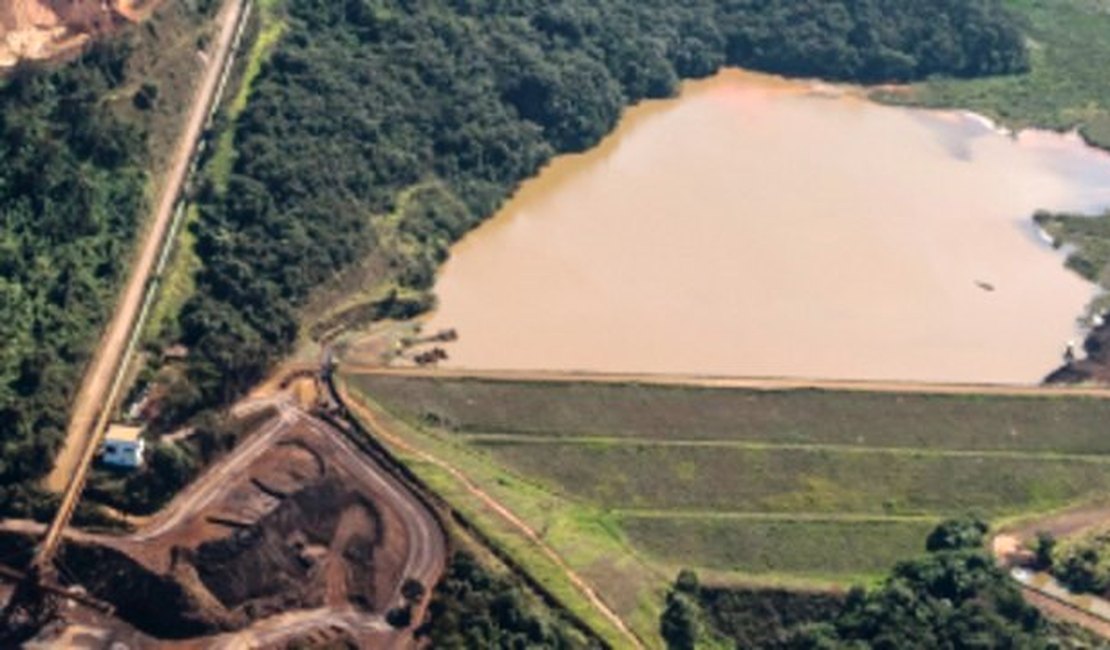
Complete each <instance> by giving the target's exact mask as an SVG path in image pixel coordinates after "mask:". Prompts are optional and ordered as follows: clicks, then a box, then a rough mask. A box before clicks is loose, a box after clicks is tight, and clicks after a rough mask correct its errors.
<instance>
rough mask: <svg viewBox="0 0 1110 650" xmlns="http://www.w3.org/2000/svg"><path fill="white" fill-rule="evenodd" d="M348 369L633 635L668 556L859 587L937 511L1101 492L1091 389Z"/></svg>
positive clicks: (1039, 502)
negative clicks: (858, 386) (575, 574)
mask: <svg viewBox="0 0 1110 650" xmlns="http://www.w3.org/2000/svg"><path fill="white" fill-rule="evenodd" d="M346 381H347V383H348V385H349V386H351V387H352V388H354V389H356V390H358V391H359V393H360V394H362V395H364V396H368V401H369V400H372V403H373V404H376V405H378V407H377V408H378V409H379V410H384V411H387V412H388V413H389V414H390V415H389V417H390V420H389V421H390V422H391V423H392V424H391V425H390V430H391V431H394V432H395V433H398V434H402V435H403V436H404V440H405V441H406V443H409V444H412V445H414V446H416V447H418V448H420V449H422V450H423V451H425V452H426V453H429V454H431V455H432V456H434V457H436V458H441V459H444V460H445V461H446V462H448V463H449V464H450V465H451V466H452V467H455V468H457V469H459V471H460V472H462V473H463V474H464V475H465V476H467V477H468V478H469V479H470V480H471V481H472V482H473V483H474V484H475V485H477V486H478V487H480V488H481V489H482V490H485V491H486V492H487V493H488V494H490V495H491V496H492V497H493V498H495V499H496V500H497V501H498V502H499V503H502V504H503V505H505V506H506V507H507V508H509V509H510V510H511V511H512V512H513V513H515V514H516V515H517V516H519V517H520V518H522V519H523V520H524V521H526V522H528V523H529V524H530V525H531V526H533V528H534V529H535V530H537V531H540V533H541V535H542V539H544V540H545V541H546V542H547V543H548V544H550V545H551V547H552V548H554V549H555V550H556V551H557V552H558V553H559V554H560V555H561V556H562V557H563V558H565V559H566V560H567V562H568V564H570V566H572V567H574V568H575V569H576V570H578V571H580V572H581V574H582V575H583V576H584V577H586V578H587V579H588V580H590V583H591V584H592V585H595V586H596V588H597V589H598V590H599V592H600V593H601V594H602V595H603V597H604V598H605V600H606V602H608V603H610V604H611V605H614V608H615V610H616V611H617V612H618V613H619V614H620V615H621V616H622V617H624V618H625V620H628V621H638V622H637V623H635V624H634V625H633V627H634V629H636V630H637V631H638V632H639V633H640V634H641V636H642V638H646V637H647V636H648V634H649V633H648V632H647V630H649V629H651V624H650V623H648V622H647V621H645V618H647V617H646V616H645V614H646V613H647V612H650V611H652V608H651V607H650V606H649V605H647V604H646V603H650V601H651V599H652V598H656V599H659V600H656V603H657V604H656V605H655V607H654V610H655V611H656V613H657V615H658V607H659V605H658V603H660V602H661V598H662V596H661V594H662V592H663V590H664V588H665V578H664V576H673V575H674V571H676V570H678V568H679V567H682V566H692V567H695V568H697V570H698V571H700V572H702V573H704V574H706V575H711V576H712V578H713V579H714V581H723V582H732V583H735V582H737V581H744V582H749V583H750V582H759V583H771V584H779V585H789V586H791V587H796V586H799V584H803V585H804V584H810V585H816V584H820V585H828V584H830V583H834V584H839V585H848V584H853V583H857V584H858V583H864V584H874V583H875V582H876V581H877V580H878V579H879V577H880V576H882V575H883V574H885V572H886V571H887V569H889V567H890V566H892V565H894V564H896V563H897V562H900V561H903V560H908V559H911V558H914V557H916V556H918V555H919V554H920V552H921V551H922V549H923V544H924V541H923V540H924V539H925V538H926V536H927V534H928V533H929V531H930V530H932V529H933V527H935V526H936V523H937V522H938V521H940V520H941V519H944V518H945V517H948V516H951V515H953V514H957V513H962V512H967V511H974V512H978V513H981V514H983V515H987V516H990V517H996V518H1002V517H1010V516H1017V515H1020V514H1023V513H1028V512H1035V511H1044V510H1052V509H1056V508H1059V507H1061V506H1063V505H1065V504H1069V503H1071V502H1073V501H1077V500H1085V499H1087V498H1090V497H1093V496H1094V495H1097V494H1105V493H1107V492H1110V483H1108V480H1110V479H1107V478H1106V477H1105V474H1106V472H1105V470H1106V468H1107V463H1108V462H1110V453H1108V450H1107V449H1106V447H1105V442H1104V441H1103V440H1102V439H1101V436H1099V435H1098V433H1097V432H1098V431H1099V427H1100V425H1099V422H1100V421H1101V418H1102V417H1104V415H1103V414H1105V413H1106V409H1107V404H1106V402H1103V401H1100V400H1095V399H1089V398H1082V397H1076V398H1064V397H1060V398H1044V397H1008V396H989V395H979V396H975V395H968V396H955V395H924V394H921V395H914V394H898V393H863V392H852V391H820V390H788V391H762V390H744V389H725V388H697V387H691V386H667V385H654V384H620V383H616V384H608V383H592V382H584V383H577V382H558V381H554V382H511V381H494V380H472V379H463V378H460V379H453V378H434V377H424V378H417V377H399V376H388V375H374V374H367V375H351V376H348V377H347V378H346ZM953 430H954V431H953ZM491 431H496V432H491ZM414 467H416V468H417V469H418V471H420V469H419V468H420V464H419V463H418V464H416V465H414ZM440 486H441V484H436V489H437V490H439V489H440ZM441 494H443V495H444V496H445V498H447V499H448V500H451V501H452V502H454V501H455V500H456V499H460V496H459V490H457V489H449V488H448V489H444V490H443V491H442V492H441ZM478 520H479V521H487V522H488V521H489V520H488V519H482V518H481V517H479V518H478ZM489 525H493V524H489ZM606 568H607V570H606Z"/></svg>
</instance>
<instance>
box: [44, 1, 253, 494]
mask: <svg viewBox="0 0 1110 650" xmlns="http://www.w3.org/2000/svg"><path fill="white" fill-rule="evenodd" d="M245 5H246V0H227V1H226V3H225V5H224V7H223V8H222V9H221V10H220V13H219V16H218V18H217V22H218V24H219V25H220V30H219V34H218V36H217V38H216V39H215V41H214V43H215V44H214V47H213V50H212V55H211V56H210V57H209V61H208V66H207V68H206V69H205V71H204V74H203V76H202V77H201V81H200V84H199V86H198V87H197V90H196V94H195V95H194V97H193V105H192V108H191V109H190V111H189V116H188V120H187V121H186V123H185V128H184V130H183V131H182V133H181V138H180V140H179V141H178V144H177V148H176V149H175V151H174V154H173V158H172V162H171V164H170V167H169V171H168V172H167V173H166V177H165V181H164V183H163V185H162V189H161V194H160V196H159V199H158V203H157V206H156V208H155V211H154V213H153V215H152V218H151V219H150V220H149V222H148V223H147V228H148V229H147V232H146V235H145V238H144V239H143V241H142V244H141V247H140V249H139V253H138V257H137V258H136V259H135V261H134V265H133V266H132V269H131V276H130V278H129V279H128V281H127V286H126V287H125V289H124V292H123V294H121V296H120V299H119V303H118V304H117V305H116V310H115V313H114V314H113V316H112V319H111V321H110V322H109V323H108V327H107V329H106V330H105V332H104V335H103V337H102V338H101V340H100V343H99V346H98V348H97V351H96V353H95V355H94V356H93V359H92V362H91V363H90V364H89V367H88V369H87V370H86V371H85V376H84V379H83V380H82V383H81V387H80V389H79V390H78V392H77V398H76V400H75V401H74V403H73V408H72V411H71V414H70V420H69V425H68V427H67V428H66V437H65V442H64V443H63V446H62V448H61V450H60V451H59V452H58V454H57V456H56V458H55V460H54V468H53V470H51V472H50V474H49V475H48V476H47V477H46V482H45V484H46V487H47V489H49V490H50V491H52V492H59V491H61V490H62V489H63V488H64V487H66V486H67V485H68V484H70V483H71V482H72V479H73V477H74V476H75V475H76V474H77V472H78V469H79V468H80V466H81V463H82V462H83V459H84V458H85V456H86V455H87V454H85V453H84V450H85V449H86V448H87V447H88V446H90V445H89V443H91V442H93V439H94V438H95V437H96V436H97V432H96V431H94V428H95V427H94V425H95V424H96V421H97V419H98V417H99V416H100V414H101V412H102V411H103V410H106V409H110V408H111V407H112V405H111V404H107V403H106V402H107V397H108V393H109V390H110V389H111V386H112V383H113V380H114V379H115V377H116V374H117V373H118V372H120V371H122V370H123V366H124V365H125V364H124V363H123V362H124V357H125V356H126V351H127V349H128V347H129V346H128V343H129V339H130V338H131V333H132V332H133V331H134V330H135V325H136V321H137V320H138V316H139V313H140V311H141V309H142V305H143V302H144V299H145V296H146V293H147V288H148V283H149V281H150V279H151V276H152V275H153V274H154V272H155V269H156V267H157V265H158V260H159V258H160V257H161V255H162V251H163V248H164V246H166V245H168V242H167V234H168V233H169V232H170V229H171V225H172V223H173V220H174V212H175V209H176V206H177V199H178V197H179V196H180V195H181V191H182V188H184V186H185V182H186V180H187V179H188V177H189V174H190V168H191V165H192V162H193V156H194V153H195V152H196V148H197V142H198V141H199V139H200V136H201V134H202V133H203V132H204V129H205V125H206V124H207V122H208V118H209V115H210V114H211V111H212V108H213V106H214V105H215V99H216V96H217V94H218V91H219V90H220V89H221V86H222V79H223V77H224V70H225V67H226V66H225V63H226V62H227V60H228V57H229V55H230V53H231V50H232V44H233V43H234V42H235V38H236V34H237V32H238V28H239V25H240V18H241V17H242V15H243V11H244V7H245ZM93 451H94V453H95V449H94V450H93Z"/></svg>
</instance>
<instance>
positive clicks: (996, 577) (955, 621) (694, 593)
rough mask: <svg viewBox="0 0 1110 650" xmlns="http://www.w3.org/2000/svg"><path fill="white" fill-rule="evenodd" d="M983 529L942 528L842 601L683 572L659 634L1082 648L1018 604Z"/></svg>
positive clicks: (794, 646) (686, 645) (731, 639)
mask: <svg viewBox="0 0 1110 650" xmlns="http://www.w3.org/2000/svg"><path fill="white" fill-rule="evenodd" d="M986 532H987V526H986V524H984V523H983V522H981V521H978V520H975V519H972V518H964V519H959V520H951V521H947V522H944V523H942V524H940V525H939V526H938V527H937V528H936V530H934V531H933V533H932V534H931V535H930V536H929V538H928V539H927V540H926V545H925V546H926V551H927V552H926V553H925V554H924V555H922V556H921V557H920V558H918V559H914V560H909V561H906V562H902V563H900V564H898V565H897V566H895V567H894V569H893V570H892V571H891V573H890V575H889V576H888V577H887V578H886V580H884V581H883V583H882V584H881V585H879V586H878V587H876V588H874V589H863V588H855V589H852V590H851V591H850V592H849V593H848V594H847V595H846V596H845V597H843V598H833V597H828V596H826V597H821V596H819V595H813V594H809V595H807V594H797V593H794V594H785V593H782V592H776V591H770V592H766V593H765V594H762V595H760V594H759V593H758V592H752V591H751V590H744V589H741V590H737V591H736V592H735V593H730V590H728V589H720V588H708V587H703V586H701V585H700V584H699V583H698V580H697V577H696V576H695V575H694V574H692V573H691V572H689V571H684V572H682V573H681V574H680V575H679V577H678V579H677V580H676V582H675V585H674V587H673V588H672V590H671V592H670V593H669V594H668V597H667V608H666V610H665V611H664V613H663V617H662V620H661V621H660V632H661V633H662V635H663V637H664V639H665V640H666V641H667V646H668V648H670V649H671V650H692V649H693V648H694V647H695V646H697V645H699V644H703V643H709V644H710V645H714V647H716V646H719V645H724V646H727V645H732V644H735V647H737V648H747V647H760V648H771V649H774V648H778V649H780V650H824V649H828V650H832V649H834V648H1027V649H1030V650H1032V649H1038V648H1041V649H1045V650H1048V649H1050V648H1086V647H1092V646H1091V645H1090V640H1091V639H1090V638H1089V635H1087V634H1086V633H1085V632H1083V631H1081V630H1079V629H1076V628H1072V627H1065V626H1061V625H1057V624H1054V623H1052V622H1050V621H1049V620H1047V619H1045V618H1044V617H1043V616H1042V615H1041V614H1040V613H1039V612H1038V611H1037V610H1036V609H1034V608H1033V607H1032V606H1030V605H1028V604H1026V603H1025V601H1024V600H1023V599H1022V596H1021V592H1020V590H1019V588H1018V586H1017V584H1016V583H1015V582H1014V581H1013V580H1011V579H1010V578H1009V577H1008V576H1007V575H1006V573H1005V571H1004V570H1003V569H1002V568H1000V567H999V566H998V565H997V564H996V563H995V561H994V558H993V557H991V555H990V554H989V553H988V552H987V551H986V549H985V548H984V539H985V534H986Z"/></svg>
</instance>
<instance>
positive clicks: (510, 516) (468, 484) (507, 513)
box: [339, 385, 643, 648]
mask: <svg viewBox="0 0 1110 650" xmlns="http://www.w3.org/2000/svg"><path fill="white" fill-rule="evenodd" d="M339 391H340V394H341V396H342V398H343V403H344V404H345V405H347V406H348V408H350V409H352V410H353V411H354V412H355V413H356V414H357V416H358V417H359V419H361V420H362V421H363V422H364V423H365V424H366V426H367V427H369V428H370V430H371V431H373V432H374V434H375V435H376V436H378V437H379V438H381V439H383V440H385V441H387V442H388V443H389V445H390V446H393V447H396V448H398V449H402V450H404V451H405V453H409V454H412V455H414V456H416V457H418V458H420V460H421V461H423V462H426V463H430V464H433V465H435V466H436V467H439V468H440V469H442V470H444V471H445V472H447V473H448V474H450V475H451V476H452V477H453V478H454V479H455V480H457V481H459V483H461V484H462V485H463V487H464V488H465V489H466V491H467V492H469V493H470V494H472V495H473V496H475V497H477V498H478V499H479V500H480V501H481V502H482V503H483V504H485V506H486V507H488V508H489V509H490V510H491V511H493V512H494V513H496V514H497V516H499V517H501V518H502V519H504V520H505V521H506V522H508V523H509V524H510V525H511V526H512V527H513V528H516V529H517V530H518V531H520V533H521V534H522V535H524V537H525V538H527V539H528V540H529V541H530V542H531V543H532V544H534V545H535V546H536V547H537V548H538V549H539V550H540V552H542V553H543V554H544V555H545V556H546V557H547V558H548V559H549V560H551V561H552V562H553V563H554V564H555V565H556V566H557V567H558V568H559V570H560V571H562V573H563V575H565V576H566V578H567V580H569V581H570V582H571V584H573V585H574V586H575V588H576V589H578V590H579V591H580V592H581V593H582V595H583V596H585V597H586V599H587V600H588V601H589V602H590V604H591V605H593V606H594V608H595V609H596V610H597V611H598V613H600V614H601V615H602V616H604V617H605V618H606V619H607V620H608V621H609V622H610V623H612V624H613V626H614V627H616V628H617V629H618V630H620V632H621V633H622V634H623V635H624V636H625V638H626V639H627V640H628V642H629V644H630V647H634V648H642V647H643V644H642V643H641V642H640V640H639V639H638V638H637V637H636V635H635V634H633V633H632V631H631V630H630V629H628V626H627V625H625V623H624V621H623V620H622V619H621V618H620V617H619V616H617V614H616V612H614V611H613V610H612V609H610V608H609V606H608V605H607V604H606V603H605V601H603V600H602V599H601V597H600V596H599V595H598V594H597V592H596V591H595V590H594V588H593V587H591V586H590V584H589V583H588V582H586V581H585V580H584V579H583V578H582V577H581V576H579V575H578V574H577V573H576V572H575V571H574V569H572V568H571V567H570V565H568V564H567V563H566V561H565V560H563V558H562V556H560V555H559V554H558V553H556V552H555V549H553V548H551V547H550V546H548V545H547V543H546V542H544V541H543V538H542V537H541V536H540V534H539V533H537V532H536V531H535V530H533V529H532V527H531V526H529V525H528V524H527V523H525V521H524V520H522V519H521V518H520V517H517V516H516V514H515V513H514V512H513V511H512V510H510V509H509V508H507V507H505V506H504V505H502V504H501V503H500V502H499V501H497V500H496V499H494V498H493V497H492V496H490V495H489V493H487V492H486V491H485V490H483V489H482V488H480V487H479V486H478V485H477V484H476V483H474V482H473V481H472V480H470V478H469V477H468V476H466V475H465V474H463V473H462V472H460V471H459V470H458V469H456V468H455V467H453V466H452V465H450V464H449V463H447V462H445V461H443V460H440V459H439V458H436V457H435V456H432V455H431V454H428V453H425V452H423V451H421V450H419V449H416V448H415V447H413V446H411V445H409V444H408V443H407V442H405V440H404V438H403V437H402V436H401V435H399V434H397V433H395V432H393V431H391V430H390V429H389V427H388V426H386V425H385V423H384V420H383V419H382V418H380V417H378V414H377V413H375V412H374V411H373V410H372V409H370V408H369V407H368V406H366V405H365V404H364V403H363V402H362V401H360V400H357V399H352V397H351V395H350V394H348V393H347V390H346V387H345V386H343V385H340V386H339Z"/></svg>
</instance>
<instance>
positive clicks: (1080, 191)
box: [426, 70, 1110, 383]
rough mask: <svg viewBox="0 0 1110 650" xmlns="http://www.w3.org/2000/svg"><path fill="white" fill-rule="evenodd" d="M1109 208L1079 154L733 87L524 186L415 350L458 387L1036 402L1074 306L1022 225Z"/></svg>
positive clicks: (1063, 280) (1106, 169)
mask: <svg viewBox="0 0 1110 650" xmlns="http://www.w3.org/2000/svg"><path fill="white" fill-rule="evenodd" d="M1105 205H1110V156H1107V155H1106V154H1103V153H1101V152H1098V151H1095V150H1092V149H1089V148H1087V147H1085V146H1084V145H1083V144H1082V143H1081V142H1079V140H1078V138H1076V137H1075V136H1068V135H1059V134H1050V133H1042V132H1024V133H1021V134H1019V135H1017V136H1011V135H1007V134H1004V133H1000V132H998V131H996V130H994V129H992V128H991V127H990V125H989V124H987V123H985V121H984V120H982V119H980V118H976V117H975V116H972V115H966V114H961V113H954V112H931V111H921V110H914V109H903V108H893V107H887V106H881V105H878V104H875V103H872V102H870V101H868V100H866V99H864V98H862V97H861V96H860V93H859V92H857V91H854V90H852V89H838V88H830V87H827V86H823V85H817V84H812V83H805V82H787V81H783V80H780V79H776V78H771V77H765V76H760V75H755V74H751V73H746V72H740V71H735V70H733V71H728V72H725V73H722V74H721V75H718V76H717V77H715V78H713V79H710V80H707V81H701V82H695V83H690V84H687V85H686V86H685V87H684V90H683V92H682V94H681V96H680V97H679V98H677V99H674V100H667V101H660V102H650V103H647V104H644V105H641V106H639V107H636V108H634V109H632V110H631V111H629V112H628V114H627V115H626V116H625V118H624V119H623V120H622V122H621V125H620V127H619V128H618V129H617V131H616V132H615V133H614V134H613V135H612V136H610V137H609V138H607V139H606V140H605V141H604V142H603V143H602V144H601V145H600V146H599V147H597V148H596V149H594V150H592V151H590V152H588V153H586V154H584V155H576V156H565V157H562V158H559V159H558V160H556V161H555V162H554V163H553V164H552V165H551V166H550V167H548V168H547V169H545V170H544V171H543V172H542V173H541V174H540V176H539V177H537V178H536V179H534V180H531V181H529V182H527V183H526V184H525V185H524V186H523V188H522V189H521V190H520V192H519V193H518V194H517V196H515V197H514V198H513V199H512V200H511V201H510V202H509V203H508V204H507V205H506V207H505V208H504V209H503V210H502V211H501V213H500V214H498V215H497V216H496V217H495V218H493V219H492V220H490V221H489V222H487V223H486V224H484V225H483V226H482V227H480V228H478V229H477V230H476V231H475V232H473V233H472V234H471V235H469V236H468V237H466V238H465V239H464V240H463V241H462V242H460V243H459V244H458V245H456V246H455V248H454V249H453V250H452V255H451V259H450V260H449V261H448V262H447V264H446V265H445V266H444V268H443V269H442V272H441V274H440V277H439V279H438V282H437V284H436V287H435V291H436V294H437V295H438V296H439V300H440V306H439V308H438V310H437V311H436V313H435V314H434V315H433V316H432V317H431V319H430V322H429V323H428V324H427V326H426V327H427V328H428V329H438V328H445V327H454V328H457V329H458V332H459V336H460V338H459V341H458V342H456V343H453V344H451V345H450V346H449V347H448V352H449V353H450V355H451V359H450V361H449V362H448V364H449V365H451V366H455V367H471V368H483V369H553V370H560V369H579V370H598V371H619V372H677V373H701V374H714V375H745V376H748V375H752V376H795V377H822V378H851V379H906V380H921V381H958V382H1002V383H1034V382H1037V381H1039V380H1040V379H1041V378H1042V377H1043V376H1044V375H1045V374H1046V373H1047V372H1048V371H1050V370H1051V369H1053V368H1054V367H1055V366H1057V365H1058V363H1059V360H1060V357H1061V353H1062V351H1063V349H1064V346H1065V344H1066V342H1067V341H1068V340H1070V339H1076V338H1077V337H1078V336H1079V333H1080V332H1079V330H1078V328H1077V321H1076V319H1077V317H1078V316H1079V315H1080V314H1082V313H1083V311H1084V307H1085V306H1086V305H1087V303H1088V302H1089V301H1090V300H1091V298H1092V297H1093V295H1094V288H1093V287H1092V285H1090V284H1088V283H1086V282H1084V281H1083V280H1081V279H1080V278H1079V277H1078V276H1076V275H1074V274H1072V273H1071V272H1069V271H1067V270H1066V269H1064V267H1063V265H1062V256H1061V255H1060V253H1058V252H1057V251H1054V250H1052V248H1051V247H1050V246H1049V245H1048V244H1046V243H1045V242H1044V241H1042V240H1041V239H1040V238H1039V237H1038V233H1037V231H1036V229H1035V228H1034V226H1033V223H1032V221H1031V219H1030V216H1031V214H1032V213H1033V212H1034V211H1035V210H1036V209H1038V208H1048V209H1053V210H1063V209H1068V210H1091V209H1095V208H1098V207H1100V206H1105Z"/></svg>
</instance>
